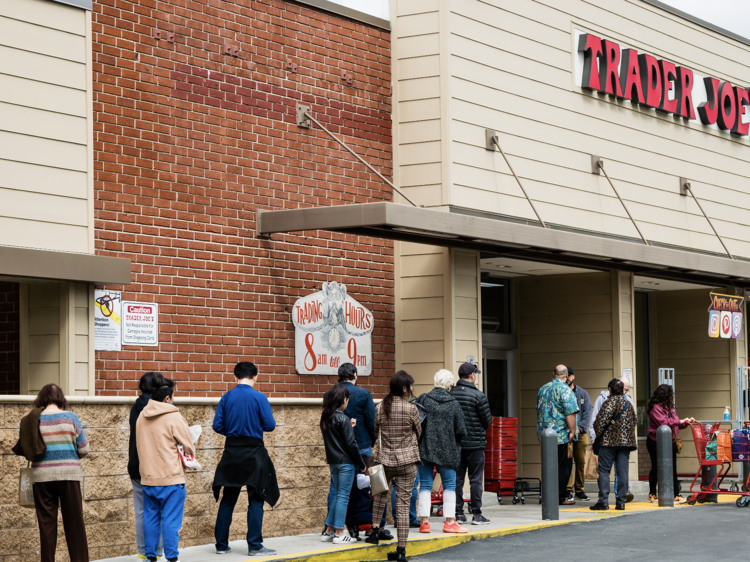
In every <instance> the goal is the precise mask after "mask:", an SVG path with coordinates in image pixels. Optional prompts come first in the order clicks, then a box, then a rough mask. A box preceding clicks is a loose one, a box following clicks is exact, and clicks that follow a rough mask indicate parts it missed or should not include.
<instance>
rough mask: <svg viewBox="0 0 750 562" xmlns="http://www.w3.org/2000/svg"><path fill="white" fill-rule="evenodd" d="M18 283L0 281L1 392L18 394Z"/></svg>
mask: <svg viewBox="0 0 750 562" xmlns="http://www.w3.org/2000/svg"><path fill="white" fill-rule="evenodd" d="M20 294H21V293H20V289H19V286H18V283H8V282H4V281H0V394H18V393H19V390H20V381H21V351H20V350H21V312H20V311H21V306H20Z"/></svg>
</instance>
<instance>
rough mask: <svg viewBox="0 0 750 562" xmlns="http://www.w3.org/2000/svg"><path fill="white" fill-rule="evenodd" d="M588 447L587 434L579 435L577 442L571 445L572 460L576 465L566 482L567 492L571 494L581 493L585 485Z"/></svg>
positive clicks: (589, 444)
mask: <svg viewBox="0 0 750 562" xmlns="http://www.w3.org/2000/svg"><path fill="white" fill-rule="evenodd" d="M590 447H591V442H590V440H589V434H588V433H586V432H581V433H579V434H578V441H576V442H575V443H573V460H574V461H575V463H576V468H575V470H573V471H572V472H571V473H570V480H568V491H569V492H570V493H571V494H573V493H575V494H582V493H583V488H584V484H585V483H586V451H587V450H588V449H589V448H590ZM574 486H575V489H574Z"/></svg>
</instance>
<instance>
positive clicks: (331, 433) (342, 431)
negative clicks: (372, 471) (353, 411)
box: [322, 410, 365, 470]
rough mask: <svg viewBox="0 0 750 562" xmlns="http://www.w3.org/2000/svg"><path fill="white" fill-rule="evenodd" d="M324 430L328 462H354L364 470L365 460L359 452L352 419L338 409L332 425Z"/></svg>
mask: <svg viewBox="0 0 750 562" xmlns="http://www.w3.org/2000/svg"><path fill="white" fill-rule="evenodd" d="M322 431H323V443H324V444H325V447H326V462H327V463H328V464H353V465H355V466H357V467H358V468H359V469H360V470H364V468H365V461H363V460H362V455H360V454H359V447H358V446H357V440H356V439H355V438H354V428H353V427H352V420H351V419H350V418H349V417H348V416H347V415H346V414H345V413H344V412H342V411H341V410H336V412H335V413H334V414H333V418H332V419H331V425H330V426H329V428H328V429H325V430H322Z"/></svg>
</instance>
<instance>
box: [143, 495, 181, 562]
mask: <svg viewBox="0 0 750 562" xmlns="http://www.w3.org/2000/svg"><path fill="white" fill-rule="evenodd" d="M185 496H186V493H185V484H175V485H174V486H143V530H144V534H145V539H146V557H147V558H156V545H157V544H158V542H159V527H160V526H161V535H162V537H163V540H164V557H165V558H166V559H167V560H173V559H175V558H178V552H177V547H178V546H179V543H180V529H181V528H182V514H183V512H184V510H185Z"/></svg>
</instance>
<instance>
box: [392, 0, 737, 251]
mask: <svg viewBox="0 0 750 562" xmlns="http://www.w3.org/2000/svg"><path fill="white" fill-rule="evenodd" d="M391 13H392V14H394V17H393V18H392V19H393V35H392V46H393V51H392V52H393V54H392V60H393V76H394V145H395V151H394V152H395V154H396V161H395V174H396V178H397V181H398V183H399V185H401V186H402V187H403V188H404V189H406V191H407V192H408V193H409V195H410V196H411V197H413V198H414V199H415V200H416V201H417V202H418V203H420V204H424V205H426V206H431V207H435V208H442V209H448V208H449V206H452V207H454V208H456V207H460V208H467V209H471V210H476V211H481V212H486V213H494V214H499V215H506V216H514V217H520V218H524V219H531V220H535V215H534V213H533V211H532V209H531V206H530V205H529V203H528V201H527V200H526V199H525V198H524V196H523V194H522V192H521V190H520V188H519V186H518V184H517V183H516V181H515V180H514V178H513V176H512V175H511V174H510V171H509V169H508V167H507V165H506V164H505V162H504V161H503V159H502V157H501V156H500V154H499V153H497V152H495V153H494V154H493V153H491V152H488V151H486V150H485V134H484V131H485V129H486V128H489V129H493V130H496V131H497V132H498V134H499V141H500V143H501V145H502V146H503V147H504V150H505V152H506V153H507V154H508V157H509V159H510V161H511V162H512V165H513V167H514V168H515V171H516V172H517V173H518V175H519V176H520V177H521V179H522V181H523V183H524V186H525V188H526V190H527V192H528V193H529V196H530V197H531V199H532V200H533V201H534V202H535V205H536V207H537V209H538V210H539V212H540V214H541V216H542V218H543V219H544V220H545V221H548V222H550V223H557V224H561V225H565V226H569V227H574V228H580V229H586V230H591V231H598V232H602V233H609V234H616V235H620V236H625V237H631V238H635V239H638V238H639V237H638V234H637V232H636V230H635V227H634V226H633V224H632V223H631V221H630V220H629V219H628V217H627V215H626V213H625V210H624V209H623V207H622V205H621V204H620V202H619V201H618V200H617V198H616V197H615V194H614V192H613V191H612V188H611V187H610V186H609V184H608V183H607V181H606V179H605V178H604V177H603V176H600V175H594V174H592V173H591V160H590V155H591V154H596V155H599V156H601V157H602V158H603V159H604V162H605V166H606V169H607V170H608V173H609V175H610V177H611V178H612V179H613V181H614V182H615V183H616V185H617V186H618V189H619V190H620V193H621V195H622V197H623V199H624V200H625V202H626V204H627V206H628V208H629V210H630V212H631V213H632V215H633V217H634V218H635V220H636V221H637V222H638V224H639V226H640V228H641V230H642V231H643V232H644V234H645V236H646V238H647V239H649V240H652V241H656V242H660V243H665V244H671V245H676V246H681V247H688V248H693V249H700V250H708V251H713V252H719V253H723V249H722V247H721V245H720V243H719V241H718V240H717V238H716V236H714V234H713V232H712V231H711V229H710V226H709V224H708V223H707V221H706V220H705V218H704V217H703V216H702V214H701V212H700V210H699V209H698V207H697V205H696V204H695V202H694V201H693V200H692V199H690V198H686V197H683V196H681V195H680V193H679V178H680V177H685V178H688V179H689V180H691V183H692V186H693V189H694V192H695V194H696V195H697V196H698V197H699V198H701V199H702V200H703V206H704V208H705V210H706V212H707V213H708V214H709V216H710V217H711V218H712V220H713V221H714V224H715V225H716V228H717V229H718V231H719V233H720V234H721V235H722V236H723V237H724V238H725V240H726V242H727V245H728V247H729V249H730V251H731V252H732V253H734V254H735V255H740V256H750V228H748V227H747V226H746V225H747V224H748V222H749V221H750V187H749V186H748V183H747V177H748V175H750V166H748V154H750V140H749V139H748V138H747V137H742V138H737V137H732V136H730V135H729V134H727V133H725V132H721V131H719V130H718V129H716V128H709V127H706V126H703V125H702V124H700V123H698V122H692V121H691V122H689V123H688V122H685V121H682V120H681V119H678V118H675V117H673V116H671V115H670V116H667V115H662V114H657V113H656V112H655V111H654V110H653V109H648V108H645V107H640V106H637V105H635V104H631V103H630V102H627V101H622V100H614V99H613V98H609V97H605V96H601V95H599V94H596V93H592V92H588V91H584V90H582V89H581V88H580V87H578V86H576V78H575V76H574V74H573V73H574V68H575V57H576V53H575V49H576V45H575V44H574V43H575V42H574V38H575V30H576V29H577V30H581V31H586V32H591V33H594V34H595V35H597V36H599V37H601V38H607V39H610V40H613V41H615V42H618V43H619V44H621V45H623V46H628V47H632V48H635V49H637V50H638V52H645V53H648V54H651V55H654V56H656V57H658V58H663V59H665V60H668V61H671V62H673V63H676V64H677V65H684V66H685V67H688V68H690V69H691V70H693V71H695V72H696V73H699V74H701V75H703V76H712V77H715V78H718V79H720V80H729V81H731V82H732V84H735V85H738V86H743V87H744V86H747V84H748V82H750V66H748V64H747V55H748V47H747V46H746V45H743V44H741V43H739V42H737V41H733V40H731V39H728V38H727V37H725V36H722V35H719V34H717V33H715V32H713V31H711V30H708V29H706V28H703V27H700V26H698V25H696V24H693V23H691V22H689V21H687V20H684V19H681V18H678V17H677V16H674V15H672V14H670V13H668V12H666V11H664V10H660V9H658V8H655V7H653V6H650V5H648V4H646V3H644V2H641V1H638V0H606V1H603V2H579V1H577V0H554V1H553V0H541V1H530V0H484V1H480V0H419V1H416V0H392V10H391Z"/></svg>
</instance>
